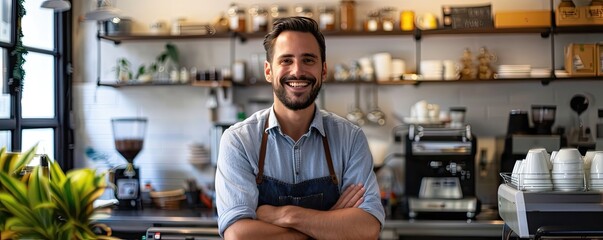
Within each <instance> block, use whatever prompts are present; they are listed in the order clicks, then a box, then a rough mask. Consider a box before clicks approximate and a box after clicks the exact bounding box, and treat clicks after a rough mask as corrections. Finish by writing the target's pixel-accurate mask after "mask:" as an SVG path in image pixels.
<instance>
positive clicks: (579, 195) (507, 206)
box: [498, 184, 603, 238]
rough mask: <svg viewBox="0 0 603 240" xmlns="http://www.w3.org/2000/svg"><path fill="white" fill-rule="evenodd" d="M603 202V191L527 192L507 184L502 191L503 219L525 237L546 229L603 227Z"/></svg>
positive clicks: (501, 211)
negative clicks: (601, 224)
mask: <svg viewBox="0 0 603 240" xmlns="http://www.w3.org/2000/svg"><path fill="white" fill-rule="evenodd" d="M602 199H603V193H602V192H593V191H571V192H560V191H549V192H525V191H520V190H517V189H515V188H513V187H512V186H510V185H507V184H501V185H500V186H499V188H498V209H499V211H500V216H501V217H502V219H503V220H504V221H505V223H506V225H508V226H509V227H510V228H511V230H513V232H515V233H516V234H517V235H518V236H520V237H522V238H527V237H533V236H534V234H535V233H536V231H537V230H538V228H540V227H542V226H549V227H557V226H562V227H568V226H578V227H580V228H584V227H588V226H593V227H594V228H600V221H601V220H600V218H601V215H602V214H603V204H602V203H603V200H602ZM593 224H594V225H593ZM597 225H598V226H597Z"/></svg>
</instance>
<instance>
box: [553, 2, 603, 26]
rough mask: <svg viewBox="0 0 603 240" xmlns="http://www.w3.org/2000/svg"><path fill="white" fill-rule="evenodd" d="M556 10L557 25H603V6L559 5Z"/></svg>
mask: <svg viewBox="0 0 603 240" xmlns="http://www.w3.org/2000/svg"><path fill="white" fill-rule="evenodd" d="M556 11H557V12H556V13H555V18H556V19H555V20H556V22H557V26H588V25H603V6H583V7H575V8H572V7H559V8H557V10H556Z"/></svg>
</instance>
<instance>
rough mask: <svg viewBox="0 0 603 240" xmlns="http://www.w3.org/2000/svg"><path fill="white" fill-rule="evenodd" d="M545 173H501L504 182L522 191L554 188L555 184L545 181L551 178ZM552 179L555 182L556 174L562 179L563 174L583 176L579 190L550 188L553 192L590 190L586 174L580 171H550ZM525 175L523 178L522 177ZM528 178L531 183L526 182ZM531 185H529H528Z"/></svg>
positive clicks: (569, 177) (576, 176) (570, 177)
mask: <svg viewBox="0 0 603 240" xmlns="http://www.w3.org/2000/svg"><path fill="white" fill-rule="evenodd" d="M513 175H516V177H514V176H513ZM545 175H548V174H547V173H542V174H539V173H515V174H513V173H510V172H502V173H500V176H501V178H502V179H503V181H504V184H506V185H508V186H510V187H512V188H514V189H517V190H520V191H538V190H537V189H546V188H548V187H551V188H552V189H554V184H553V185H549V184H547V183H545V182H546V181H545V180H547V179H549V177H548V176H546V177H545ZM550 176H551V177H550V179H551V181H550V182H551V183H553V180H552V179H553V178H554V176H559V178H560V179H563V178H562V177H561V176H563V177H564V178H565V179H579V178H582V184H581V185H580V187H579V189H578V190H572V191H564V190H549V192H550V191H552V192H573V191H574V192H575V191H577V192H584V191H589V189H588V184H587V179H586V177H585V176H584V174H580V173H550ZM522 177H523V178H522ZM526 179H527V180H529V181H531V182H530V183H529V184H526ZM528 186H529V187H528ZM534 189H536V190H534Z"/></svg>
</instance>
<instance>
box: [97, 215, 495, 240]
mask: <svg viewBox="0 0 603 240" xmlns="http://www.w3.org/2000/svg"><path fill="white" fill-rule="evenodd" d="M497 216H498V215H497V213H496V211H492V210H482V213H480V214H479V215H478V216H477V217H476V219H477V220H445V221H444V220H405V219H386V220H385V224H384V225H383V228H384V229H383V234H387V233H390V234H395V235H396V236H398V235H408V236H421V235H423V236H446V237H448V236H482V237H485V236H501V231H502V226H503V222H502V221H500V220H495V219H496V218H497ZM92 220H93V221H94V222H96V223H104V224H106V225H107V226H109V227H111V228H112V229H113V231H124V232H146V231H147V229H149V228H151V227H165V228H167V227H174V228H179V227H182V226H186V227H191V226H193V227H198V228H208V227H209V228H215V227H217V226H218V223H217V217H216V215H215V213H213V212H212V211H208V210H205V209H186V210H177V211H171V210H170V211H167V210H157V209H145V210H139V211H136V210H134V211H125V210H118V211H116V210H110V211H108V212H106V213H98V214H96V215H95V216H94V217H93V219H92ZM383 234H382V235H383ZM147 239H149V238H147ZM396 239H397V237H396Z"/></svg>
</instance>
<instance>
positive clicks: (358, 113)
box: [346, 84, 365, 126]
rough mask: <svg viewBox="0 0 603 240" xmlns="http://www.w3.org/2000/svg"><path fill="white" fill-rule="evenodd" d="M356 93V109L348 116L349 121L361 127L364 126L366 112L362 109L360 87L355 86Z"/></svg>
mask: <svg viewBox="0 0 603 240" xmlns="http://www.w3.org/2000/svg"><path fill="white" fill-rule="evenodd" d="M355 87H356V89H355V91H354V107H353V109H352V110H351V111H350V112H349V113H348V114H347V115H346V118H347V119H348V121H350V122H353V123H355V124H358V125H360V126H362V125H364V123H365V120H364V112H362V109H360V85H359V84H355Z"/></svg>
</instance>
